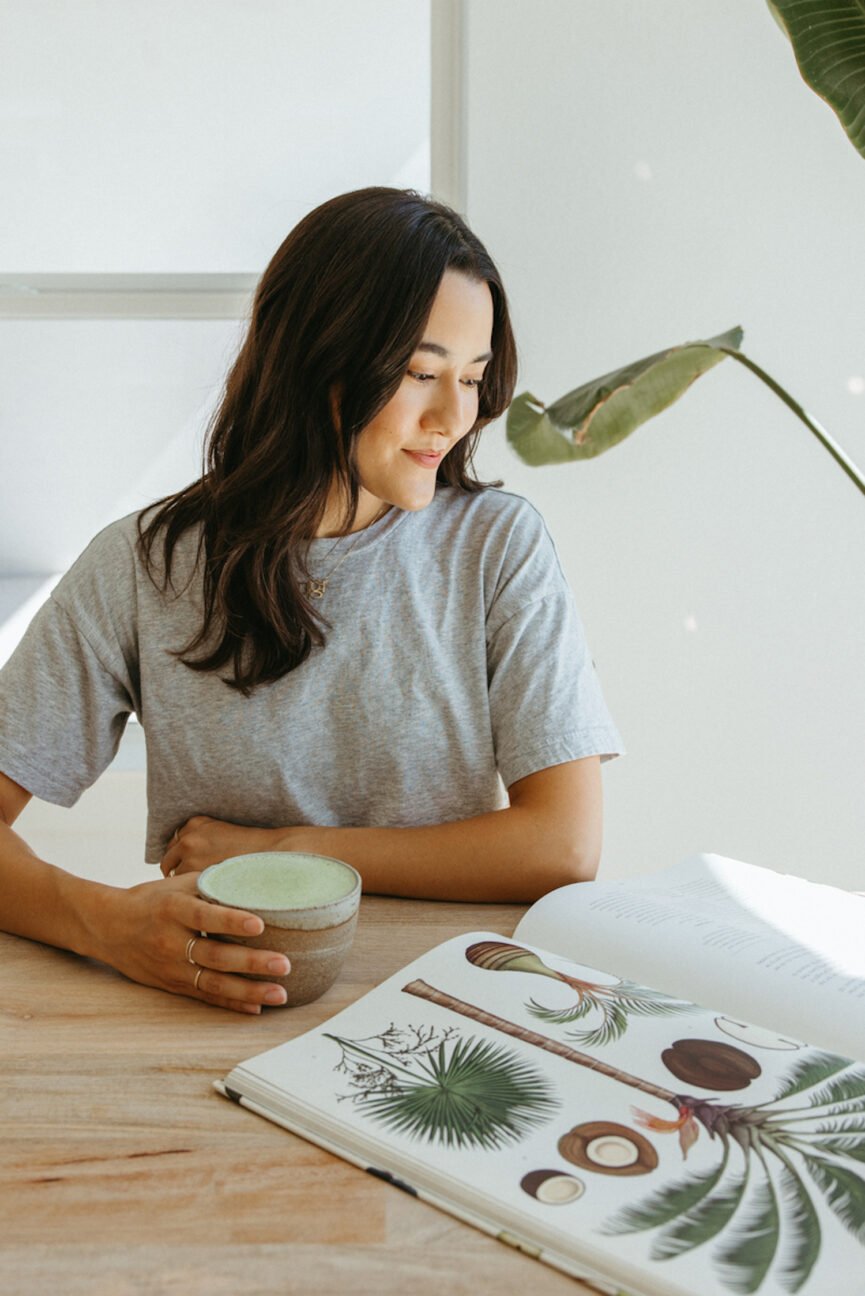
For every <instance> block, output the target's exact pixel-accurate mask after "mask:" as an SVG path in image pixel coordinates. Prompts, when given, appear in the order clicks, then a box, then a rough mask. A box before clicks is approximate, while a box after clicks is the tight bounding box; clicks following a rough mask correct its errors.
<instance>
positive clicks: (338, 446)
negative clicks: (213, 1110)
mask: <svg viewBox="0 0 865 1296" xmlns="http://www.w3.org/2000/svg"><path fill="white" fill-rule="evenodd" d="M446 270H458V271H460V272H461V273H463V274H466V275H468V276H469V277H471V278H473V279H475V280H478V281H481V282H484V283H486V284H488V285H489V289H490V293H491V295H492V299H493V312H494V313H493V334H492V352H493V358H492V360H491V361H490V362H489V364H488V366H487V370H486V373H485V375H484V379H483V383H482V384H481V388H480V394H479V408H478V418H477V421H476V422H475V424H474V426H473V427H472V429H471V430H470V432H469V433H468V435H467V436H465V437H464V438H462V439H461V440H460V441H459V442H457V444H456V445H455V446H454V447H453V448H452V449H451V450H450V452H449V453H448V454H447V455H446V456H445V458H444V459H443V460H442V462H441V463H440V464H439V467H438V472H437V480H438V481H441V482H444V483H447V484H448V485H449V486H453V487H456V488H457V489H458V490H460V491H466V492H475V491H479V490H483V489H485V488H486V487H487V486H491V485H501V483H500V482H481V481H478V480H477V479H476V478H475V477H474V476H473V475H472V456H473V454H474V451H475V448H476V445H477V439H478V436H479V434H480V432H481V430H482V429H483V428H484V427H485V426H486V425H487V424H488V423H490V422H491V421H492V420H493V419H495V418H497V417H498V416H499V415H500V414H502V413H503V412H504V410H505V409H506V408H507V406H508V405H509V403H510V401H511V398H512V396H513V390H514V384H515V381H516V348H515V345H514V338H513V333H512V331H511V325H510V319H509V315H508V306H507V298H506V296H505V291H504V288H503V286H502V282H501V278H500V276H499V273H498V271H497V269H496V267H495V265H494V264H493V261H492V260H491V258H490V256H489V255H488V253H487V252H486V250H485V248H484V247H483V245H482V244H481V242H480V240H479V239H478V238H477V237H476V236H475V235H474V234H473V233H472V231H471V230H470V229H469V228H468V226H467V225H466V223H465V222H464V221H463V220H462V218H461V217H460V216H459V215H458V214H457V213H456V212H455V211H453V210H452V209H451V208H450V207H447V206H445V205H444V204H443V203H439V202H434V201H432V200H430V199H428V198H424V197H422V196H421V195H420V194H418V193H415V192H414V191H413V190H403V189H389V188H381V187H374V188H368V189H359V190H356V191H355V192H353V193H347V194H342V195H341V196H339V197H337V198H333V199H331V200H330V201H329V202H326V203H323V204H322V205H321V206H320V207H317V208H316V209H315V210H314V211H312V212H311V213H310V214H309V215H308V216H306V217H305V218H304V219H303V220H302V221H301V222H300V224H299V225H297V226H296V227H295V228H294V229H293V230H292V232H291V233H290V234H289V235H288V237H287V238H286V239H285V241H284V243H283V244H282V245H281V247H280V248H279V249H278V250H277V252H276V254H275V255H274V257H273V259H272V260H271V262H270V264H269V266H268V267H267V269H266V270H265V272H264V275H263V276H262V278H261V281H260V283H259V285H258V288H257V290H256V293H255V297H254V301H253V306H252V315H251V319H250V323H249V327H248V331H247V334H246V338H245V340H244V342H243V345H242V347H241V350H240V353H239V355H238V357H237V360H236V361H235V363H234V365H233V367H232V369H231V371H230V372H229V375H228V378H227V380H226V384H225V389H224V392H223V395H222V399H221V401H220V404H219V406H218V408H217V409H216V412H215V413H214V415H213V418H212V420H211V422H210V425H209V428H208V435H207V440H206V446H205V455H204V472H203V474H202V476H201V477H200V478H199V479H198V480H197V481H194V482H193V483H192V484H191V485H189V486H187V487H186V488H185V489H184V490H181V491H178V492H177V493H176V494H174V495H168V496H165V497H164V498H163V499H160V500H157V501H156V502H155V503H154V504H152V505H150V506H149V507H148V508H146V509H144V510H143V512H142V513H141V514H140V516H139V519H138V543H139V549H140V553H141V555H142V558H143V560H144V562H145V565H146V567H147V570H148V571H149V573H150V576H151V578H152V579H153V580H154V582H156V583H160V584H161V587H162V588H163V589H167V588H168V587H169V586H171V587H172V588H174V587H173V582H172V580H171V575H172V560H173V557H174V552H175V548H176V546H177V543H178V541H179V540H180V538H181V536H182V535H184V533H185V532H187V531H189V530H190V529H192V528H196V529H198V537H197V538H198V563H199V566H200V570H201V575H202V577H203V613H204V614H203V621H202V624H201V626H200V627H199V629H198V632H197V633H196V634H195V635H194V636H193V637H192V639H191V640H190V642H189V643H188V644H186V646H185V647H184V648H183V649H181V650H180V651H179V652H178V653H177V654H176V655H177V656H178V657H179V658H180V660H181V661H183V663H184V664H185V665H186V666H188V667H189V668H190V669H191V670H194V671H222V670H224V669H226V668H228V669H229V671H230V674H229V675H228V676H227V677H223V678H225V682H226V683H227V684H229V685H230V686H231V687H232V688H235V689H238V690H240V691H241V692H242V693H243V694H245V695H247V696H248V695H249V694H250V692H251V691H252V690H253V689H254V688H256V687H258V686H259V685H262V684H266V683H269V682H272V681H274V680H278V679H280V678H282V676H284V675H286V674H287V673H288V672H289V671H291V670H294V669H295V668H296V667H298V666H300V665H301V663H302V662H304V661H306V659H307V657H308V656H309V655H310V652H311V651H312V649H313V648H322V647H324V645H325V643H326V638H325V633H324V632H325V629H326V628H327V627H328V626H329V623H328V621H327V620H326V618H324V617H323V616H322V615H321V614H320V612H318V611H317V610H316V609H314V608H313V607H312V605H311V604H310V602H309V600H308V599H307V597H306V596H305V594H304V592H303V582H304V580H305V579H306V578H307V577H308V575H309V572H308V569H307V558H308V546H309V542H310V540H311V539H312V538H313V537H315V535H316V531H317V529H318V527H319V525H320V523H321V520H322V518H323V516H324V513H325V506H326V504H327V501H328V497H329V494H330V491H331V488H332V487H333V486H334V485H336V486H337V488H338V489H339V490H340V495H341V497H342V498H344V499H345V500H347V501H348V511H347V516H346V520H345V531H344V533H346V534H347V533H348V532H349V531H350V530H351V526H352V523H353V521H354V517H355V514H356V511H357V505H358V499H359V491H360V486H361V482H360V479H359V476H358V471H357V466H356V458H355V448H356V443H357V438H358V437H359V436H360V434H361V432H363V430H364V428H365V427H367V425H368V424H369V423H370V421H371V420H372V419H373V418H374V417H375V416H376V414H378V412H379V411H380V410H381V409H382V407H383V406H384V405H386V404H387V402H388V401H389V400H390V398H391V397H392V396H393V395H394V393H395V392H396V390H397V388H398V387H399V385H400V383H401V381H402V379H403V376H404V374H405V372H406V369H407V367H408V364H409V362H410V359H411V356H412V353H413V352H414V351H415V350H416V348H417V344H418V343H419V342H420V340H421V338H422V336H423V330H424V326H425V324H426V320H427V318H428V316H429V312H430V310H431V308H432V304H433V300H434V298H435V295H436V292H437V290H438V287H439V284H440V282H441V279H442V275H443V274H444V273H445V271H446ZM335 392H338V393H339V405H338V410H335V402H334V396H333V394H334V393H335ZM146 518H147V519H148V520H147V521H145V519H146ZM157 555H159V556H160V557H161V562H160V563H157V561H156V559H157ZM160 567H161V572H160V571H159V570H158V568H160ZM196 570H198V569H196ZM196 653H197V654H200V655H198V656H194V657H193V656H190V654H196Z"/></svg>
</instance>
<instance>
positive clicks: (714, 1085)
mask: <svg viewBox="0 0 865 1296" xmlns="http://www.w3.org/2000/svg"><path fill="white" fill-rule="evenodd" d="M661 1061H662V1062H663V1064H664V1066H665V1067H666V1068H667V1070H668V1071H671V1072H672V1073H673V1075H674V1076H675V1077H676V1079H677V1080H683V1081H684V1082H685V1084H688V1085H698V1086H699V1088H701V1089H714V1090H721V1091H725V1090H730V1089H744V1088H745V1087H746V1085H749V1084H750V1083H751V1081H752V1080H756V1079H757V1076H758V1075H760V1074H761V1072H762V1068H761V1066H760V1063H759V1062H757V1061H756V1060H755V1059H754V1058H752V1057H751V1055H750V1054H749V1053H746V1052H745V1051H744V1050H743V1049H740V1048H734V1046H733V1045H732V1044H722V1043H721V1041H720V1040H703V1039H684V1040H676V1041H675V1043H674V1044H673V1046H672V1047H671V1048H668V1049H664V1051H663V1053H662V1054H661Z"/></svg>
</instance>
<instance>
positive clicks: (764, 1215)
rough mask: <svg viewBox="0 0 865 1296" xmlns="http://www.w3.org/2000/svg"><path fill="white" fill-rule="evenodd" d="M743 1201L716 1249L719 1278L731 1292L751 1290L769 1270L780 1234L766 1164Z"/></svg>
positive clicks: (777, 1213) (775, 1196) (773, 1194)
mask: <svg viewBox="0 0 865 1296" xmlns="http://www.w3.org/2000/svg"><path fill="white" fill-rule="evenodd" d="M763 1169H764V1171H766V1178H765V1180H764V1181H763V1183H761V1184H757V1185H756V1187H755V1188H754V1191H753V1193H752V1196H751V1200H750V1202H748V1203H747V1205H748V1211H747V1213H746V1214H745V1215H744V1216H742V1217H741V1222H740V1223H738V1224H737V1225H736V1226H735V1231H734V1232H733V1233H732V1234H731V1236H730V1237H729V1238H728V1239H727V1240H726V1242H724V1243H723V1244H722V1245H721V1246H720V1247H719V1249H718V1251H717V1252H716V1256H715V1258H716V1260H717V1262H718V1264H719V1265H720V1267H721V1271H722V1275H723V1280H724V1282H726V1283H727V1285H728V1286H730V1287H731V1288H732V1289H733V1291H735V1292H742V1293H750V1292H755V1291H756V1290H757V1288H758V1287H759V1286H760V1284H761V1283H762V1281H763V1279H764V1278H765V1277H766V1274H767V1273H768V1272H769V1269H770V1267H771V1264H772V1261H773V1260H774V1258H775V1252H776V1251H777V1250H778V1241H779V1238H780V1236H781V1217H780V1212H779V1210H778V1198H777V1195H776V1193H775V1189H774V1187H773V1185H772V1181H771V1179H770V1178H769V1172H768V1171H767V1170H766V1167H765V1166H764V1167H763Z"/></svg>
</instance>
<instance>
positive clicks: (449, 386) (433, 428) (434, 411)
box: [421, 379, 476, 439]
mask: <svg viewBox="0 0 865 1296" xmlns="http://www.w3.org/2000/svg"><path fill="white" fill-rule="evenodd" d="M433 386H434V390H433V391H431V392H430V399H429V404H428V405H427V408H426V411H425V412H424V415H423V418H422V419H421V425H422V426H423V428H424V431H426V432H432V433H434V434H436V435H437V436H443V437H448V438H449V439H456V438H457V437H460V436H463V435H464V434H465V433H466V432H468V430H469V428H470V427H471V425H472V423H473V422H474V419H475V417H476V414H475V410H474V402H473V398H472V396H471V391H470V389H467V388H464V387H463V386H462V384H461V383H459V382H458V381H456V382H449V381H445V380H444V379H440V380H439V381H437V382H436V383H435V384H434V385H433ZM470 404H471V406H472V408H471V410H470V409H469V408H468V406H469V405H470Z"/></svg>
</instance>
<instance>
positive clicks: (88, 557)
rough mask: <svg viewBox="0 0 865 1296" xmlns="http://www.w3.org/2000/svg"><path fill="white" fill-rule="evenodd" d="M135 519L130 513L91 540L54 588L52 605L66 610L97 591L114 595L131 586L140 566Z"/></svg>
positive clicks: (135, 516) (133, 514)
mask: <svg viewBox="0 0 865 1296" xmlns="http://www.w3.org/2000/svg"><path fill="white" fill-rule="evenodd" d="M137 518H138V514H137V513H130V514H129V515H128V516H127V517H124V518H120V519H119V520H118V521H116V522H112V523H110V524H109V525H108V526H107V527H104V528H103V529H102V530H101V531H99V532H98V533H97V534H96V535H95V536H94V537H93V539H92V540H91V541H90V543H89V544H88V545H87V547H86V549H84V550H83V552H82V553H81V554H80V556H79V557H78V558H76V560H75V562H74V563H73V564H72V566H71V567H70V568H69V570H68V571H67V572H66V574H65V576H64V577H63V578H62V580H61V581H60V582H59V584H58V585H57V587H56V588H55V590H54V598H55V601H57V602H59V603H61V604H62V605H64V606H65V605H66V604H68V603H73V602H76V601H77V600H78V599H79V598H80V597H81V596H84V595H92V593H93V591H94V589H97V588H102V589H106V590H111V591H113V592H114V593H117V592H119V591H120V590H122V589H123V588H124V587H125V586H129V585H134V583H135V571H136V567H137V566H138V562H139V559H138V550H137V541H138V527H137Z"/></svg>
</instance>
